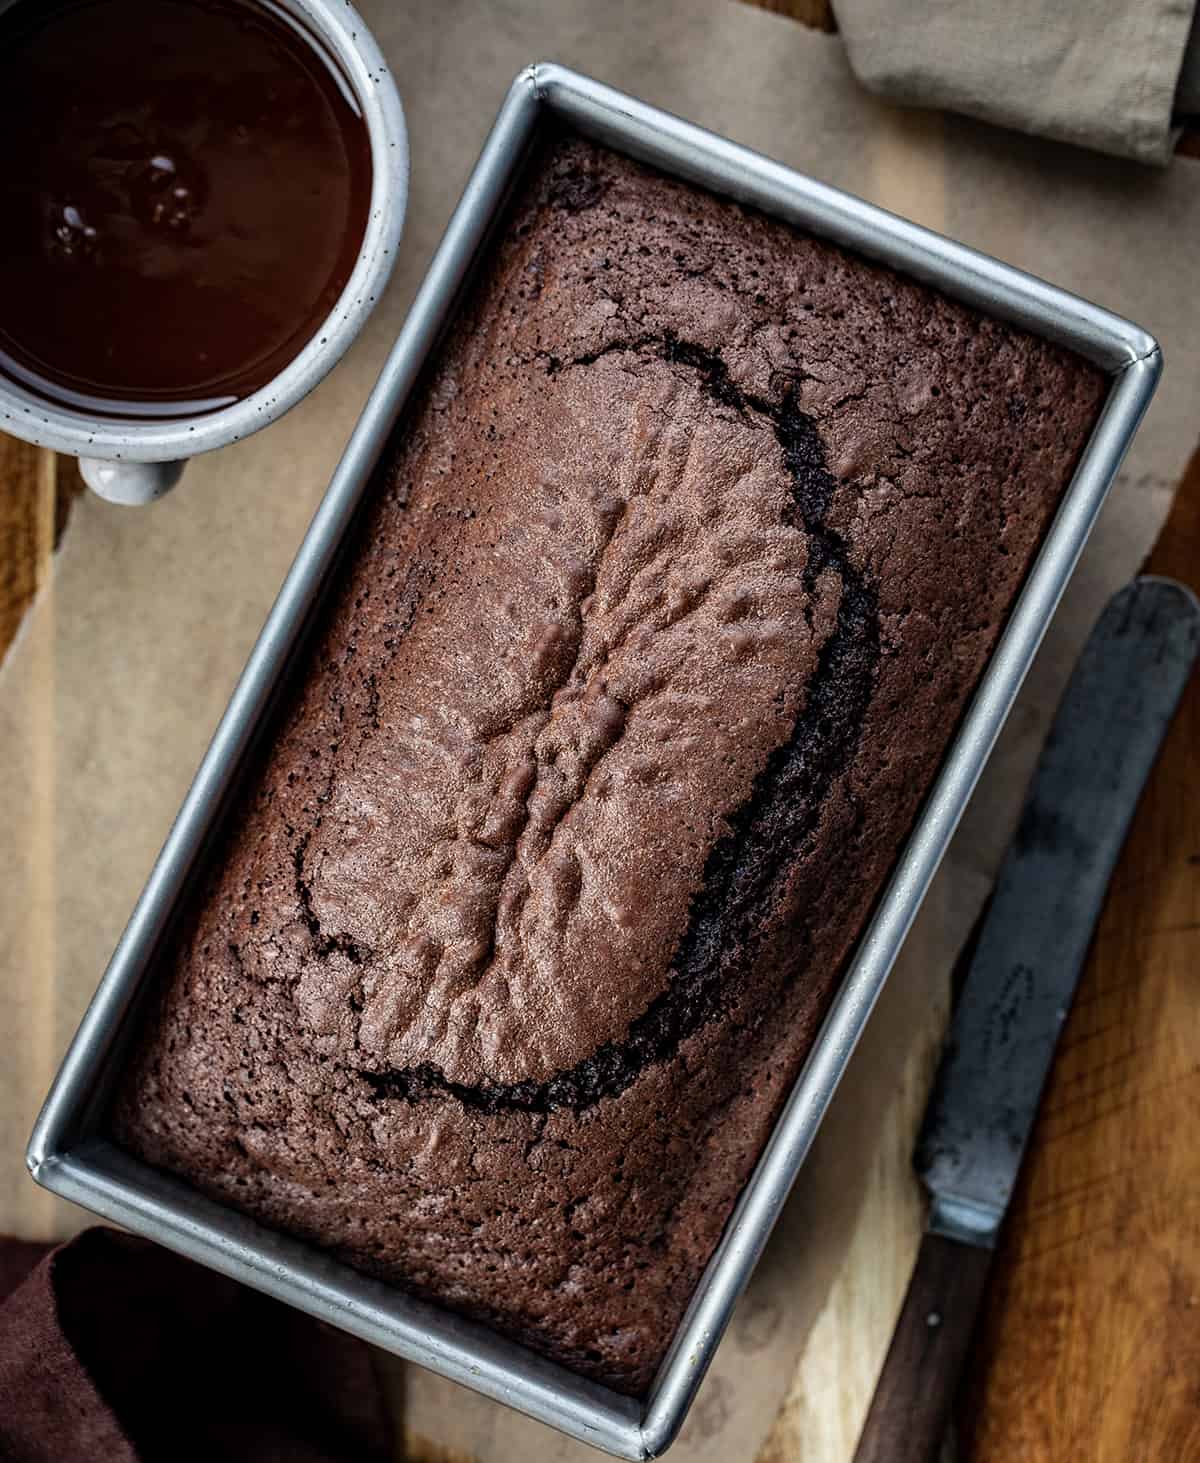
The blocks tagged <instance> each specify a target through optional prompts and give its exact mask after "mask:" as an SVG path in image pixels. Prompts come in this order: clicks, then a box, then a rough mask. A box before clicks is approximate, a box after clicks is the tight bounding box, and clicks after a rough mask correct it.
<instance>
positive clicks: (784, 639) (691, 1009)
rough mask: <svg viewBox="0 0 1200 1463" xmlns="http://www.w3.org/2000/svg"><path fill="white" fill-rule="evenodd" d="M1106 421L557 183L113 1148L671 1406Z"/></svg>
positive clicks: (532, 208) (244, 803)
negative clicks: (699, 1318)
mask: <svg viewBox="0 0 1200 1463" xmlns="http://www.w3.org/2000/svg"><path fill="white" fill-rule="evenodd" d="M1105 389H1106V381H1105V379H1104V377H1103V376H1102V375H1101V373H1100V372H1099V371H1097V370H1096V369H1094V368H1093V367H1091V366H1089V365H1087V364H1086V363H1084V362H1082V361H1081V360H1079V359H1077V358H1076V357H1074V356H1072V355H1071V354H1070V353H1068V352H1066V351H1064V350H1061V349H1058V348H1056V347H1054V346H1051V345H1049V344H1047V343H1045V342H1042V341H1039V340H1036V339H1034V338H1033V337H1030V336H1027V335H1024V334H1022V333H1021V332H1019V331H1016V330H1013V329H1011V328H1009V327H1007V326H1005V325H1002V324H999V323H997V322H995V321H991V320H987V319H984V318H982V317H980V316H978V315H976V314H974V313H972V312H971V311H969V310H968V309H966V308H964V307H962V306H959V305H957V304H954V303H952V302H950V301H948V300H946V299H943V298H942V297H940V296H939V295H937V294H935V293H933V292H931V291H929V290H927V289H925V288H923V287H921V286H920V285H917V284H915V283H913V282H910V281H907V280H905V279H902V278H900V277H898V276H897V275H895V274H893V273H892V272H890V271H888V270H886V269H884V268H880V267H876V266H874V265H871V264H868V263H866V262H864V261H862V260H859V259H857V258H855V257H852V256H850V255H848V254H846V253H844V252H842V251H840V250H838V249H836V248H833V247H831V246H828V245H825V244H823V243H820V242H818V241H816V240H813V239H809V238H806V237H804V236H801V235H799V234H797V233H796V232H794V231H793V230H791V229H789V228H788V227H786V226H784V225H782V224H780V223H778V222H775V221H772V220H770V219H767V218H765V217H762V216H760V215H757V214H755V213H752V212H749V211H746V210H743V209H741V208H740V207H738V206H737V205H735V204H733V203H730V202H727V201H723V200H720V199H717V198H715V197H713V196H711V195H709V194H707V193H705V192H703V191H701V190H699V189H696V188H693V187H691V186H688V185H685V184H682V183H679V182H675V181H671V180H668V179H666V178H663V177H661V176H659V175H658V174H656V173H654V172H653V171H651V170H649V169H647V168H644V167H641V166H640V165H638V164H635V163H633V162H631V161H628V160H626V159H624V158H622V157H620V156H618V155H616V154H613V153H610V152H607V151H604V150H601V149H599V148H597V147H595V146H593V145H592V144H590V143H587V142H584V141H581V140H579V139H573V138H560V139H557V140H556V141H554V142H553V143H552V144H549V145H548V146H547V147H545V148H544V149H543V150H542V152H541V153H540V154H539V155H538V157H537V158H536V159H535V160H534V162H533V163H532V164H531V167H530V171H529V173H528V175H527V177H526V180H525V183H524V184H523V186H522V188H521V189H520V191H519V192H518V195H517V197H516V199H515V201H514V204H513V205H512V208H511V210H510V213H509V216H508V223H507V226H506V227H505V228H504V229H503V230H502V231H501V234H500V237H499V240H498V243H497V244H496V245H495V246H494V247H493V250H492V253H491V255H490V258H489V261H488V263H487V265H486V266H485V268H484V269H483V271H482V273H481V277H480V280H479V282H478V284H477V285H476V286H475V288H474V290H473V293H472V294H471V295H470V297H469V298H468V300H467V301H466V302H465V304H464V306H463V307H462V310H461V311H460V314H459V316H458V318H457V321H456V324H455V326H454V328H453V329H452V331H451V334H450V336H449V339H448V342H447V343H446V345H445V346H444V347H443V348H442V350H441V352H440V354H439V356H438V358H437V360H436V364H435V366H434V369H433V370H432V372H431V374H430V376H429V378H428V380H427V382H426V384H425V386H424V387H423V389H422V391H421V393H420V394H419V396H418V398H417V400H416V402H415V404H414V406H413V408H412V410H410V412H409V413H408V414H407V417H406V421H405V423H404V425H403V427H402V429H401V431H400V433H399V435H398V437H397V440H396V443H395V446H394V449H393V452H392V456H391V460H390V464H389V466H388V468H387V471H386V474H385V476H384V479H383V481H382V482H381V484H380V485H379V487H378V490H377V491H376V492H375V494H374V497H373V499H372V502H371V504H370V506H369V509H368V511H367V513H366V515H365V519H364V522H363V524H362V526H361V528H360V530H359V531H358V534H357V538H356V542H355V547H354V549H353V551H352V553H351V554H350V556H349V559H348V562H347V565H346V567H345V568H344V570H343V571H342V572H341V576H340V580H339V583H338V586H337V587H336V589H335V592H334V594H333V596H332V599H331V602H330V604H329V606H328V608H327V610H326V611H325V613H324V615H323V619H322V623H321V625H320V627H319V629H318V632H317V634H316V635H315V637H314V640H313V643H312V647H311V649H310V650H309V651H308V652H307V655H306V660H305V662H304V664H303V665H302V667H301V669H300V670H299V671H298V672H297V674H296V677H295V682H294V688H293V690H292V692H291V695H290V699H289V700H288V701H287V703H286V704H285V706H284V708H283V711H282V713H281V718H280V722H279V726H278V729H277V731H276V732H275V734H274V735H273V737H272V739H271V743H270V746H269V748H268V750H267V751H266V752H265V753H264V754H263V755H262V757H261V759H260V761H259V763H258V765H257V766H256V768H255V769H254V771H253V772H252V775H251V776H250V778H249V782H248V786H247V789H246V792H245V794H244V795H243V797H242V800H241V804H240V808H239V809H238V810H237V811H236V812H235V815H234V816H233V817H232V818H231V819H230V831H229V833H228V835H227V836H226V838H225V840H224V844H223V849H222V851H221V852H220V853H219V855H218V856H217V857H215V858H214V861H213V865H212V869H211V874H210V876H209V878H208V880H207V883H206V884H205V886H204V888H203V889H202V890H201V891H200V892H199V894H198V897H197V898H196V900H195V901H194V903H193V906H192V908H191V910H190V913H189V914H188V916H187V918H186V919H185V920H184V922H183V926H182V928H181V930H180V932H179V934H178V936H177V937H176V939H175V941H174V943H173V945H172V948H171V950H170V952H169V954H168V957H167V958H166V960H165V967H166V968H165V969H164V970H163V971H162V972H161V978H160V987H161V989H160V992H159V994H158V996H157V1000H156V1003H155V1004H154V1006H153V1009H152V1011H151V1013H150V1015H149V1018H148V1020H147V1022H146V1025H145V1028H144V1031H143V1034H142V1036H141V1038H140V1043H139V1045H138V1048H137V1050H136V1053H135V1055H134V1057H133V1059H132V1060H131V1064H130V1068H129V1072H128V1077H127V1080H126V1082H125V1084H124V1087H123V1090H122V1091H121V1093H120V1096H119V1099H118V1102H117V1106H116V1109H115V1114H114V1123H115V1129H116V1132H117V1134H118V1136H119V1138H120V1139H121V1141H123V1142H124V1143H125V1144H126V1145H127V1146H129V1147H130V1148H132V1149H133V1150H134V1151H135V1152H137V1153H138V1154H140V1155H142V1156H143V1157H145V1158H146V1159H148V1160H149V1161H150V1162H152V1163H154V1164H157V1165H160V1166H162V1167H163V1168H166V1169H170V1170H173V1171H174V1172H176V1173H179V1174H182V1175H184V1176H186V1177H187V1178H188V1179H189V1180H191V1181H192V1182H193V1183H195V1184H196V1185H197V1186H198V1187H199V1188H201V1189H202V1190H204V1191H205V1192H206V1193H208V1194H211V1195H214V1196H216V1197H217V1198H219V1199H222V1200H225V1201H228V1202H230V1203H232V1204H234V1205H236V1206H237V1207H238V1208H240V1209H243V1210H245V1211H247V1212H249V1213H251V1214H253V1215H255V1216H257V1217H258V1218H260V1219H262V1220H263V1221H265V1222H266V1223H268V1224H270V1225H272V1226H275V1227H278V1228H280V1229H283V1230H287V1231H289V1232H291V1233H294V1234H298V1235H301V1236H304V1237H305V1238H307V1239H309V1240H311V1241H313V1242H315V1243H316V1244H318V1245H321V1246H323V1247H326V1248H328V1249H330V1250H332V1251H334V1252H336V1253H337V1254H339V1255H340V1256H342V1257H343V1258H345V1259H347V1260H349V1261H350V1262H351V1263H353V1264H354V1265H356V1266H358V1267H360V1268H361V1269H363V1270H366V1271H369V1272H371V1273H373V1274H376V1275H379V1276H382V1277H385V1278H387V1279H389V1280H392V1281H394V1282H396V1283H397V1284H399V1285H401V1286H403V1287H405V1288H406V1289H408V1290H410V1291H414V1292H416V1293H418V1294H420V1295H422V1296H425V1297H427V1298H431V1299H433V1300H436V1301H439V1302H441V1303H444V1304H446V1305H448V1306H451V1307H453V1308H456V1309H458V1310H460V1311H462V1312H465V1313H467V1314H470V1315H472V1316H475V1317H478V1318H481V1319H484V1320H486V1321H488V1322H490V1323H492V1324H494V1325H495V1326H497V1327H498V1328H500V1329H501V1330H503V1331H504V1332H506V1333H507V1334H509V1335H511V1336H514V1337H516V1338H518V1339H519V1340H521V1341H524V1342H526V1343H528V1344H529V1345H531V1346H534V1347H536V1348H537V1349H539V1350H540V1351H542V1352H544V1353H546V1354H547V1355H549V1356H551V1357H553V1358H555V1359H557V1360H559V1361H562V1362H564V1363H565V1364H567V1365H568V1366H571V1367H574V1368H576V1369H577V1370H579V1371H581V1372H583V1373H585V1374H586V1375H589V1376H591V1377H594V1378H597V1379H599V1380H601V1381H604V1382H606V1383H609V1384H610V1385H613V1386H615V1387H618V1388H620V1389H622V1390H625V1391H629V1392H633V1393H637V1392H640V1391H642V1390H644V1389H645V1388H646V1386H647V1385H648V1384H649V1382H650V1380H651V1378H652V1375H653V1372H654V1369H655V1367H656V1366H657V1364H658V1362H659V1361H660V1359H661V1357H662V1355H663V1352H664V1350H665V1348H666V1346H667V1345H668V1343H669V1341H670V1338H671V1335H672V1333H673V1331H674V1329H675V1327H676V1325H677V1323H678V1321H679V1319H680V1317H681V1315H682V1313H683V1310H684V1308H685V1306H686V1304H687V1301H688V1299H689V1297H690V1295H691V1293H692V1290H693V1288H694V1286H695V1283H696V1281H697V1279H698V1277H699V1274H700V1271H701V1269H702V1268H703V1266H704V1264H705V1262H706V1261H707V1259H708V1258H709V1256H710V1254H711V1253H712V1250H713V1248H714V1246H715V1244H716V1242H717V1240H718V1238H719V1236H720V1232H721V1228H722V1226H723V1224H724V1222H725V1220H726V1218H727V1216H728V1214H729V1212H730V1209H731V1207H732V1205H733V1202H734V1200H735V1199H736V1197H737V1194H738V1192H739V1190H740V1188H741V1186H742V1184H743V1183H744V1181H745V1179H746V1177H747V1176H748V1174H749V1171H750V1169H751V1167H752V1166H753V1163H754V1161H755V1159H756V1157H757V1156H758V1153H759V1151H760V1149H761V1147H762V1144H763V1142H764V1140H765V1138H766V1136H767V1134H768V1132H769V1130H770V1127H771V1124H772V1122H773V1121H774V1119H775V1117H776V1115H777V1112H778V1110H779V1107H780V1104H781V1102H782V1099H783V1097H784V1096H785V1095H786V1092H787V1089H788V1086H789V1084H790V1083H791V1082H792V1081H793V1080H794V1078H795V1076H796V1074H797V1072H798V1070H799V1067H800V1065H801V1062H802V1060H803V1058H804V1055H805V1053H806V1052H807V1050H808V1048H809V1045H810V1044H811V1041H812V1039H813V1036H814V1034H815V1031H816V1028H817V1024H818V1022H819V1020H820V1017H821V1016H822V1014H823V1012H824V1010H825V1007H826V1005H827V1003H828V1000H829V998H830V996H831V994H832V992H833V990H834V989H835V988H836V983H837V980H838V977H839V974H840V972H841V970H842V968H843V965H844V962H845V960H846V957H847V954H848V953H849V951H850V949H851V947H852V945H853V943H854V941H855V939H856V937H857V935H858V933H859V932H860V930H861V928H862V926H863V923H864V921H865V919H866V917H867V915H868V914H869V912H870V909H871V906H872V904H873V902H874V900H875V899H876V897H877V896H878V893H879V891H880V889H881V887H882V884H883V882H884V880H885V878H886V876H887V874H888V872H889V870H890V868H891V866H892V864H893V863H894V861H895V858H896V855H897V852H898V850H899V848H900V846H901V844H902V842H903V839H904V837H905V835H906V834H907V832H908V830H909V829H910V827H911V825H912V822H913V818H914V816H915V814H916V812H917V809H918V807H919V804H920V802H921V799H922V797H923V795H924V793H925V791H926V790H927V788H928V786H929V783H930V781H931V779H932V777H933V775H934V773H935V772H936V770H937V768H938V765H939V763H940V761H941V758H942V755H943V753H944V751H945V748H946V745H947V742H948V741H949V739H950V736H951V734H952V732H953V730H954V728H955V725H956V723H957V722H958V719H959V717H960V715H961V714H962V711H963V709H964V706H965V703H966V700H967V698H968V696H969V694H970V692H971V690H972V688H973V686H974V684H975V682H976V680H977V678H978V676H979V674H980V672H981V670H982V668H983V666H984V664H985V662H986V660H987V657H988V655H989V653H990V651H991V649H992V647H993V646H994V644H995V641H996V639H997V637H998V634H999V631H1000V629H1001V628H1002V626H1003V623H1004V619H1005V615H1006V613H1007V611H1008V608H1009V606H1010V604H1011V602H1012V600H1013V597H1014V595H1015V593H1016V591H1017V589H1018V588H1019V586H1020V583H1021V581H1022V578H1023V576H1024V574H1025V572H1026V570H1027V568H1028V566H1029V563H1030V562H1031V559H1032V556H1033V554H1034V552H1035V551H1036V548H1037V546H1038V544H1039V542H1040V540H1041V538H1042V535H1043V533H1044V531H1045V529H1046V526H1047V524H1048V522H1049V519H1050V517H1051V515H1052V513H1053V510H1054V508H1055V506H1056V504H1057V502H1058V499H1059V496H1060V494H1061V492H1062V490H1063V488H1064V487H1065V485H1066V483H1067V481H1068V479H1069V476H1070V473H1071V471H1072V468H1073V466H1074V463H1075V461H1076V459H1077V457H1078V455H1079V452H1080V449H1081V447H1082V445H1083V443H1084V442H1085V441H1086V438H1087V436H1088V433H1089V431H1090V428H1091V426H1092V424H1093V422H1094V420H1095V418H1096V415H1097V411H1098V409H1099V406H1100V404H1101V402H1102V399H1103V396H1104V394H1105Z"/></svg>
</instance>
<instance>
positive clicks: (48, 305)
mask: <svg viewBox="0 0 1200 1463" xmlns="http://www.w3.org/2000/svg"><path fill="white" fill-rule="evenodd" d="M370 191H371V162H370V150H369V144H368V138H367V132H366V128H365V125H364V124H363V121H362V119H361V117H360V116H359V115H358V112H357V108H356V107H355V106H354V105H353V103H352V102H351V100H350V93H349V91H348V89H347V88H346V87H345V84H344V82H342V80H341V78H340V76H339V75H338V73H337V71H336V68H335V65H334V63H333V61H332V60H331V59H330V58H327V57H326V56H324V54H323V53H322V52H321V51H320V50H319V49H317V48H316V42H315V41H312V43H311V44H310V41H309V39H306V37H305V35H304V34H302V33H301V32H300V31H299V30H298V29H297V28H296V27H294V26H293V24H292V22H291V21H290V20H288V19H287V18H286V17H285V16H284V15H283V14H282V12H278V11H275V10H274V9H266V8H264V7H262V6H260V5H258V4H255V3H253V0H19V3H18V4H16V5H15V6H14V7H12V8H11V9H9V10H7V11H5V12H4V14H3V15H2V16H0V372H3V373H5V374H8V375H9V376H10V377H11V378H13V379H14V380H17V381H19V382H20V383H22V384H24V385H26V386H29V387H32V388H33V389H34V390H36V391H38V392H39V394H41V395H44V396H46V397H48V398H49V399H51V400H53V401H56V402H58V403H60V404H65V405H74V406H78V407H82V408H84V409H91V410H93V411H95V412H97V413H99V414H104V415H122V416H134V417H137V416H149V415H164V414H165V415H180V414H184V413H187V412H195V411H200V410H207V409H212V408H215V407H217V406H220V405H223V404H227V403H228V402H231V401H235V400H238V399H240V398H242V397H245V396H247V395H250V394H251V393H253V392H254V391H256V390H258V389H259V388H260V387H261V386H263V385H265V384H266V383H267V382H268V381H270V380H271V379H272V377H274V376H275V375H276V374H278V372H279V371H280V370H281V369H282V368H283V367H284V366H285V365H287V363H288V362H289V361H290V360H291V359H292V358H293V357H294V356H295V355H296V354H297V352H298V351H299V350H300V349H301V348H302V346H303V345H304V344H305V343H306V342H307V341H308V340H309V339H310V338H311V337H312V335H313V333H314V332H315V331H316V329H317V328H318V326H319V325H320V323H321V321H322V320H323V319H324V318H325V317H326V316H327V315H328V314H329V312H330V310H331V309H332V308H333V306H334V304H335V303H336V301H337V297H338V295H339V294H340V293H341V291H342V288H343V287H344V285H345V283H346V280H347V279H348V278H349V276H350V273H351V271H352V270H353V268H354V264H355V261H356V259H357V256H358V251H359V248H360V246H361V242H362V238H363V233H364V229H365V226H366V218H367V211H368V207H369V203H370Z"/></svg>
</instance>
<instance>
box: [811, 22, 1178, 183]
mask: <svg viewBox="0 0 1200 1463" xmlns="http://www.w3.org/2000/svg"><path fill="white" fill-rule="evenodd" d="M835 8H836V11H837V19H838V27H839V29H840V30H841V32H842V35H843V37H844V38H845V42H846V50H847V52H848V54H849V57H850V65H851V66H852V67H853V69H854V73H855V75H856V76H857V77H858V79H859V81H861V82H862V83H863V85H864V86H866V87H868V88H869V89H870V90H871V91H874V92H878V93H879V94H880V95H881V96H885V97H887V98H889V99H890V100H891V101H896V102H903V103H906V104H908V105H912V106H923V107H942V108H944V109H946V110H947V111H951V112H962V113H965V114H966V115H967V116H971V117H980V118H982V119H983V120H984V121H987V122H996V123H999V125H1000V126H1002V127H1012V128H1016V129H1017V130H1018V131H1021V132H1032V133H1036V134H1037V135H1039V136H1044V137H1055V138H1058V139H1059V140H1060V141H1063V142H1074V143H1079V144H1081V145H1082V146H1084V147H1091V148H1095V149H1097V150H1098V151H1100V152H1107V153H1115V154H1116V155H1117V156H1120V157H1131V158H1136V159H1137V160H1138V161H1139V162H1144V163H1160V164H1161V163H1166V162H1167V161H1168V160H1169V159H1170V156H1171V150H1172V147H1173V146H1174V141H1175V126H1174V118H1175V115H1176V113H1177V112H1178V111H1184V112H1186V111H1190V110H1191V109H1192V102H1193V101H1194V98H1195V94H1196V92H1197V90H1200V87H1198V86H1197V81H1198V80H1200V52H1198V49H1197V46H1196V45H1195V44H1193V45H1191V46H1189V35H1190V33H1191V30H1192V23H1193V17H1194V12H1195V9H1196V6H1195V0H1052V3H1050V4H1047V3H1046V0H837V4H836V6H835ZM1185 52H1188V53H1189V55H1188V63H1187V65H1186V67H1185V65H1184V57H1185ZM1181 73H1182V80H1183V85H1181ZM1177 89H1178V92H1179V95H1178V99H1177V95H1176V93H1177Z"/></svg>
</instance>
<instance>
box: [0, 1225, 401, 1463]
mask: <svg viewBox="0 0 1200 1463" xmlns="http://www.w3.org/2000/svg"><path fill="white" fill-rule="evenodd" d="M390 1441H391V1428H390V1423H389V1420H388V1415H387V1412H386V1409H385V1405H384V1401H383V1398H382V1396H381V1394H380V1391H379V1387H378V1384H377V1382H376V1380H375V1376H374V1373H373V1371H372V1367H371V1359H370V1355H369V1353H368V1351H367V1348H366V1347H365V1346H364V1345H362V1343H361V1342H358V1341H355V1340H354V1339H353V1338H351V1337H349V1336H345V1335H343V1334H342V1333H341V1332H339V1331H334V1330H333V1329H332V1328H331V1327H328V1326H324V1325H322V1324H320V1323H319V1322H317V1321H313V1320H310V1319H309V1318H308V1317H306V1316H303V1315H301V1314H300V1313H299V1312H297V1311H293V1310H290V1309H289V1308H287V1307H285V1306H282V1305H280V1304H279V1303H278V1302H277V1301H272V1300H268V1299H267V1298H266V1297H264V1296H261V1295H258V1294H256V1293H255V1292H253V1291H249V1290H246V1289H245V1288H244V1287H242V1286H240V1285H236V1284H235V1283H234V1282H233V1281H231V1280H226V1279H224V1278H223V1277H222V1276H219V1275H215V1274H213V1273H212V1272H210V1271H208V1270H204V1269H202V1268H201V1267H200V1266H198V1265H193V1264H191V1263H190V1262H189V1261H187V1260H182V1259H179V1258H178V1257H177V1256H175V1255H172V1254H170V1253H169V1252H168V1251H166V1250H163V1249H159V1248H158V1246H156V1245H151V1244H147V1243H146V1242H145V1241H144V1240H138V1239H133V1238H132V1237H130V1236H129V1235H124V1234H119V1233H117V1231H116V1230H111V1229H99V1228H97V1229H90V1230H88V1231H86V1233H84V1234H81V1235H80V1236H79V1237H78V1238H77V1239H74V1240H72V1241H71V1242H70V1243H68V1244H65V1245H61V1246H60V1247H59V1248H57V1249H52V1248H50V1247H49V1246H46V1245H36V1244H29V1243H27V1242H24V1241H21V1240H11V1239H3V1238H0V1459H3V1460H4V1463H160V1460H168V1459H169V1460H171V1463H201V1460H203V1463H215V1460H217V1459H220V1460H222V1463H351V1460H353V1463H374V1460H380V1463H382V1460H385V1459H387V1458H389V1457H390V1456H391V1448H390Z"/></svg>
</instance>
